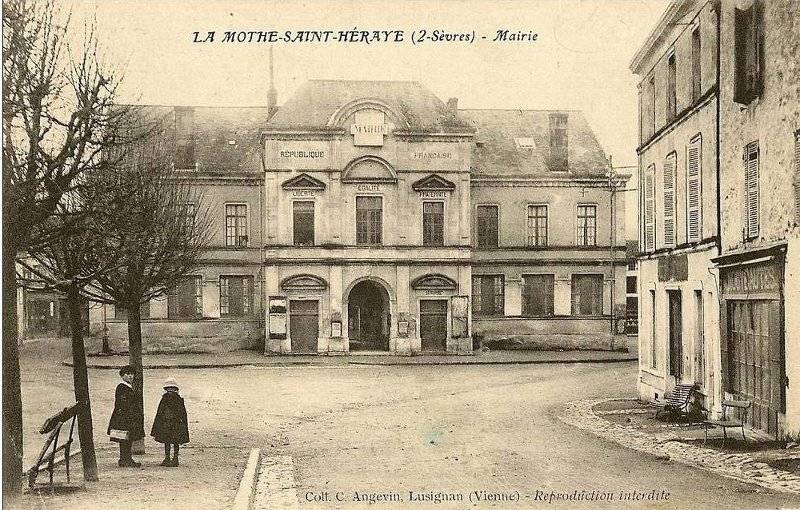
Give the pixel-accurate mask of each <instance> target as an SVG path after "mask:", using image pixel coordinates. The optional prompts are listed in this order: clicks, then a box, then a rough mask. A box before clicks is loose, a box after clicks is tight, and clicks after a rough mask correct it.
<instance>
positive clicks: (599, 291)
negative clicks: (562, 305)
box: [572, 274, 603, 315]
mask: <svg viewBox="0 0 800 510" xmlns="http://www.w3.org/2000/svg"><path fill="white" fill-rule="evenodd" d="M602 313H603V275H601V274H574V275H572V315H602Z"/></svg>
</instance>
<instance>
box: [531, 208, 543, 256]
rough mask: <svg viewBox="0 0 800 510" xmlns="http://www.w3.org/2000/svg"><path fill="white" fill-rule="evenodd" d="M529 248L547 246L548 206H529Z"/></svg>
mask: <svg viewBox="0 0 800 510" xmlns="http://www.w3.org/2000/svg"><path fill="white" fill-rule="evenodd" d="M528 246H547V206H546V205H529V206H528Z"/></svg>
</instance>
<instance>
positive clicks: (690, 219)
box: [686, 135, 703, 242]
mask: <svg viewBox="0 0 800 510" xmlns="http://www.w3.org/2000/svg"><path fill="white" fill-rule="evenodd" d="M702 144H703V140H702V138H701V137H700V135H697V136H696V137H694V138H692V140H691V142H689V147H687V149H686V240H687V241H689V242H696V241H699V240H700V239H702V238H703V171H702V153H703V151H702Z"/></svg>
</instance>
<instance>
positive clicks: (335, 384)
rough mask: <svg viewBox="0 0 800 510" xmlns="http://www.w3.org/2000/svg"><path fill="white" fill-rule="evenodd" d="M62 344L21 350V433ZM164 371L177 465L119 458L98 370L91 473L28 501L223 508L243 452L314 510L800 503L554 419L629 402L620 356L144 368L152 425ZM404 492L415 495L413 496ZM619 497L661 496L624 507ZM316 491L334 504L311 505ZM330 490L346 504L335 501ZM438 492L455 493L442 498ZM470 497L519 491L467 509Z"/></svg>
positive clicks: (57, 392) (53, 395)
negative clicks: (184, 442) (273, 464)
mask: <svg viewBox="0 0 800 510" xmlns="http://www.w3.org/2000/svg"><path fill="white" fill-rule="evenodd" d="M58 351H59V348H56V347H52V346H46V345H45V344H41V345H39V346H36V345H35V344H34V345H31V346H27V347H26V349H25V350H24V352H23V357H24V363H23V370H24V371H25V373H24V398H25V406H26V409H28V410H29V411H30V412H29V413H28V414H27V415H26V431H27V432H30V431H31V430H33V429H35V428H37V427H38V426H39V424H40V422H41V419H40V418H41V416H43V415H46V414H49V413H48V410H49V409H60V407H63V405H65V404H64V402H65V401H66V400H68V399H69V396H70V391H71V388H70V387H71V372H70V369H69V368H68V367H63V366H60V365H58V364H57V362H58V361H59V360H60V359H61V358H60V357H58V356H56V354H57V353H58ZM168 376H174V377H176V378H177V379H178V381H179V383H180V384H181V386H182V390H181V392H182V393H183V395H184V397H185V398H186V401H187V408H188V411H189V420H190V433H191V443H190V445H189V446H188V447H187V448H185V449H182V450H181V451H182V463H183V465H182V467H181V468H178V469H172V470H171V469H169V468H161V467H158V466H157V464H158V462H160V460H161V458H160V455H159V454H160V449H159V446H160V445H158V444H156V443H153V442H149V443H148V444H147V447H148V454H147V455H146V456H144V458H143V459H142V460H143V461H144V464H145V466H144V468H143V469H141V470H124V469H119V468H116V467H115V466H113V460H114V457H113V454H114V452H113V450H112V448H113V446H112V445H109V444H108V443H107V440H106V437H105V435H104V433H105V425H106V423H107V420H108V416H109V414H110V409H111V403H112V398H113V389H114V386H115V384H116V374H115V372H114V371H112V370H99V369H98V370H92V371H91V387H92V393H93V405H94V415H95V420H96V429H95V432H96V440H97V442H98V444H99V445H100V446H101V452H100V453H101V466H100V467H101V471H102V472H101V481H100V482H98V483H96V484H89V485H87V489H86V490H83V491H80V492H78V493H75V494H72V495H69V496H63V497H59V498H58V499H52V498H47V499H46V500H37V499H34V498H29V499H28V500H27V501H28V502H29V503H30V506H29V507H31V508H34V507H35V508H49V509H50V508H52V509H57V508H133V507H136V508H186V509H190V508H191V509H205V508H208V509H212V508H222V507H226V506H228V505H229V504H230V502H231V501H232V500H233V497H234V495H235V491H236V488H237V486H238V477H239V476H241V473H242V471H243V469H244V464H245V462H246V460H247V456H248V454H249V450H250V448H252V447H258V448H261V449H262V451H263V453H264V455H265V457H268V458H269V457H275V458H279V459H283V460H281V462H284V463H285V462H291V464H292V466H293V470H291V471H290V472H291V473H292V474H293V478H294V481H295V482H296V487H290V488H294V489H295V493H296V495H297V499H298V500H299V504H298V506H299V507H301V508H309V509H318V508H319V509H322V508H359V507H362V506H364V507H365V506H377V507H380V508H409V507H411V508H414V507H417V508H428V507H435V508H467V507H474V508H492V507H505V508H545V507H550V506H554V507H559V508H595V507H597V506H601V505H602V503H598V502H597V501H579V502H565V501H553V502H552V503H548V502H547V501H544V500H543V499H544V498H549V497H550V493H551V491H552V492H555V493H573V492H574V491H576V490H577V491H578V492H579V493H580V492H581V491H587V493H588V494H591V493H592V491H596V493H595V495H596V496H598V493H600V492H602V493H614V494H615V495H616V496H615V499H614V500H613V501H610V502H607V503H606V507H607V508H619V507H626V506H627V507H631V508H639V507H649V508H693V509H700V508H731V509H733V508H774V507H800V497H797V496H789V495H786V494H780V493H774V492H770V491H769V490H767V489H763V488H760V487H756V486H753V485H749V484H745V483H741V482H737V481H734V480H730V479H726V478H722V477H719V476H715V475H711V474H708V473H706V472H704V471H700V470H697V469H695V468H690V467H686V466H683V465H679V464H676V463H671V462H668V461H663V460H659V459H657V458H656V457H652V456H647V455H645V454H642V453H637V452H634V451H631V450H628V449H626V448H622V447H619V446H617V445H615V444H613V443H609V442H605V441H602V440H600V439H597V438H596V437H595V436H593V435H591V434H590V433H588V432H585V431H582V430H579V429H577V428H574V427H571V426H569V425H567V424H565V423H562V422H561V421H559V420H558V418H557V416H558V414H559V413H560V412H562V411H563V408H564V403H565V402H567V401H572V400H578V399H586V398H601V397H630V396H632V395H633V385H634V376H635V364H634V363H630V362H628V363H614V364H597V365H595V364H563V365H503V366H491V365H489V366H401V367H397V366H386V367H382V366H381V367H379V366H361V367H359V366H342V367H308V366H305V367H288V368H265V367H250V368H248V367H236V368H227V369H194V370H148V371H147V372H146V378H147V394H146V402H145V407H146V410H147V412H146V421H147V422H148V424H149V422H150V420H152V415H153V411H154V409H155V406H156V405H157V398H158V395H159V394H160V390H159V386H160V381H162V380H163V379H165V378H166V377H168ZM35 436H36V434H35V432H33V433H32V434H31V433H28V434H26V440H28V443H27V445H26V452H29V453H30V452H32V451H34V450H38V447H39V445H38V442H36V443H34V442H32V441H31V440H29V438H31V437H35ZM36 439H38V438H36ZM34 453H35V452H34ZM26 457H27V455H26ZM409 491H413V492H414V493H415V494H417V495H419V497H420V498H423V501H421V502H419V503H417V502H410V501H409ZM474 491H477V492H476V493H475V492H474ZM480 491H486V492H485V493H482V492H480ZM537 491H541V492H540V493H538V494H539V497H538V499H537ZM620 491H622V492H624V493H628V494H630V493H631V491H638V493H645V494H649V495H650V496H651V497H653V496H654V495H655V496H658V497H659V498H661V500H660V501H656V502H653V503H643V502H642V501H638V502H635V503H625V502H620V501H619V500H618V498H619V493H620ZM653 491H655V493H654V492H653ZM355 492H358V493H359V495H362V496H364V497H365V498H366V499H367V500H368V499H369V498H370V497H375V496H373V495H376V494H387V496H386V498H387V499H392V498H395V497H396V496H394V495H393V494H398V495H399V497H401V498H402V499H403V501H402V502H396V501H395V502H393V501H389V502H383V503H376V504H375V505H369V503H367V502H366V501H365V502H363V503H357V502H354V501H353V494H354V493H355ZM326 493H327V498H328V499H329V500H330V501H318V502H306V499H314V498H315V497H316V499H320V500H322V499H325V497H326V496H325V494H326ZM337 493H340V494H339V496H340V498H341V499H344V501H341V502H337V501H336V495H337ZM431 493H433V494H431ZM436 493H444V494H449V495H450V496H448V497H451V498H457V497H463V498H464V500H463V501H454V502H444V503H440V504H436V503H434V501H432V500H431V499H432V498H435V497H436ZM471 493H472V494H473V497H474V496H475V495H478V496H485V498H497V497H500V498H503V497H508V498H511V499H514V498H517V497H519V498H520V500H519V501H518V502H516V501H508V502H492V501H488V500H483V501H477V502H475V501H473V502H470V501H469V496H470V494H471ZM494 494H499V495H501V496H494ZM459 495H461V496H459ZM503 495H506V496H503ZM640 496H641V495H640V494H639V495H637V496H635V497H640ZM424 498H431V499H428V500H425V499H424Z"/></svg>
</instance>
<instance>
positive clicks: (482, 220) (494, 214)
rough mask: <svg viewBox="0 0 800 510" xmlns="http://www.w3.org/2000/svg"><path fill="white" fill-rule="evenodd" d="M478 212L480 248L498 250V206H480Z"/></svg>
mask: <svg viewBox="0 0 800 510" xmlns="http://www.w3.org/2000/svg"><path fill="white" fill-rule="evenodd" d="M477 212H478V214H477V216H478V228H477V231H478V247H481V248H497V245H498V237H499V232H498V228H497V219H498V207H497V206H496V205H479V206H478V210H477Z"/></svg>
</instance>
